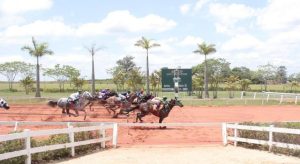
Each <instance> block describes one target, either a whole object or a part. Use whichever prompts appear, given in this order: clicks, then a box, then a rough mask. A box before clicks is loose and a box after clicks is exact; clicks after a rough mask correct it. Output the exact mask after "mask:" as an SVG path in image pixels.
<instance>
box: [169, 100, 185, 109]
mask: <svg viewBox="0 0 300 164" xmlns="http://www.w3.org/2000/svg"><path fill="white" fill-rule="evenodd" d="M169 104H171V105H173V106H179V107H180V108H182V107H183V104H182V102H181V101H180V100H178V99H177V98H176V97H175V99H171V100H170V102H169Z"/></svg>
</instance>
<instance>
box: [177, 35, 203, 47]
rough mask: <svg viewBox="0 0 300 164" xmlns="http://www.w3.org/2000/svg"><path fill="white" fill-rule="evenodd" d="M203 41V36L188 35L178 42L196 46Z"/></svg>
mask: <svg viewBox="0 0 300 164" xmlns="http://www.w3.org/2000/svg"><path fill="white" fill-rule="evenodd" d="M202 42H203V39H202V38H199V37H195V36H190V35H188V36H186V37H185V38H183V40H182V41H181V42H179V43H178V44H179V45H180V46H196V45H197V44H198V43H199V44H200V43H202Z"/></svg>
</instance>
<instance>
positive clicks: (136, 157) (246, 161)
mask: <svg viewBox="0 0 300 164" xmlns="http://www.w3.org/2000/svg"><path fill="white" fill-rule="evenodd" d="M299 161H300V159H299V158H295V157H289V156H284V155H276V154H272V153H268V152H265V151H259V150H251V149H245V148H241V147H233V146H227V147H223V146H201V147H172V146H171V147H155V146H153V147H145V146H143V147H131V148H118V149H110V150H105V151H102V152H97V153H94V154H90V155H86V156H82V157H78V158H75V159H70V160H67V161H62V162H57V163H59V164H87V163H88V164H99V163H105V164H121V163H122V164H141V163H143V164H161V163H163V164H174V163H180V164H200V163H216V164H217V163H220V164H225V163H226V164H231V163H232V164H237V163H243V164H252V163H253V164H257V163H263V164H274V163H275V164H276V163H278V164H279V163H280V164H282V163H295V164H296V163H297V164H298V163H299Z"/></svg>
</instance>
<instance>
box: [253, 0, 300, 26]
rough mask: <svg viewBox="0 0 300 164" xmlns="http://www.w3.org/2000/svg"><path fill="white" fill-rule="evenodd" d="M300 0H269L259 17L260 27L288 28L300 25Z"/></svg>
mask: <svg viewBox="0 0 300 164" xmlns="http://www.w3.org/2000/svg"><path fill="white" fill-rule="evenodd" d="M299 9H300V1H299V0H285V1H282V0H269V1H268V5H267V7H265V8H264V9H262V11H261V13H260V15H259V16H258V18H257V23H258V25H259V26H260V27H262V28H263V29H266V30H281V29H288V28H290V27H293V26H294V25H300V14H299Z"/></svg>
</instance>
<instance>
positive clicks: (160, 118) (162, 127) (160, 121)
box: [159, 117, 167, 129]
mask: <svg viewBox="0 0 300 164" xmlns="http://www.w3.org/2000/svg"><path fill="white" fill-rule="evenodd" d="M163 120H164V117H159V123H160V124H161V123H162V121H163ZM159 128H161V129H166V128H167V127H166V126H160V127H159Z"/></svg>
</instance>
